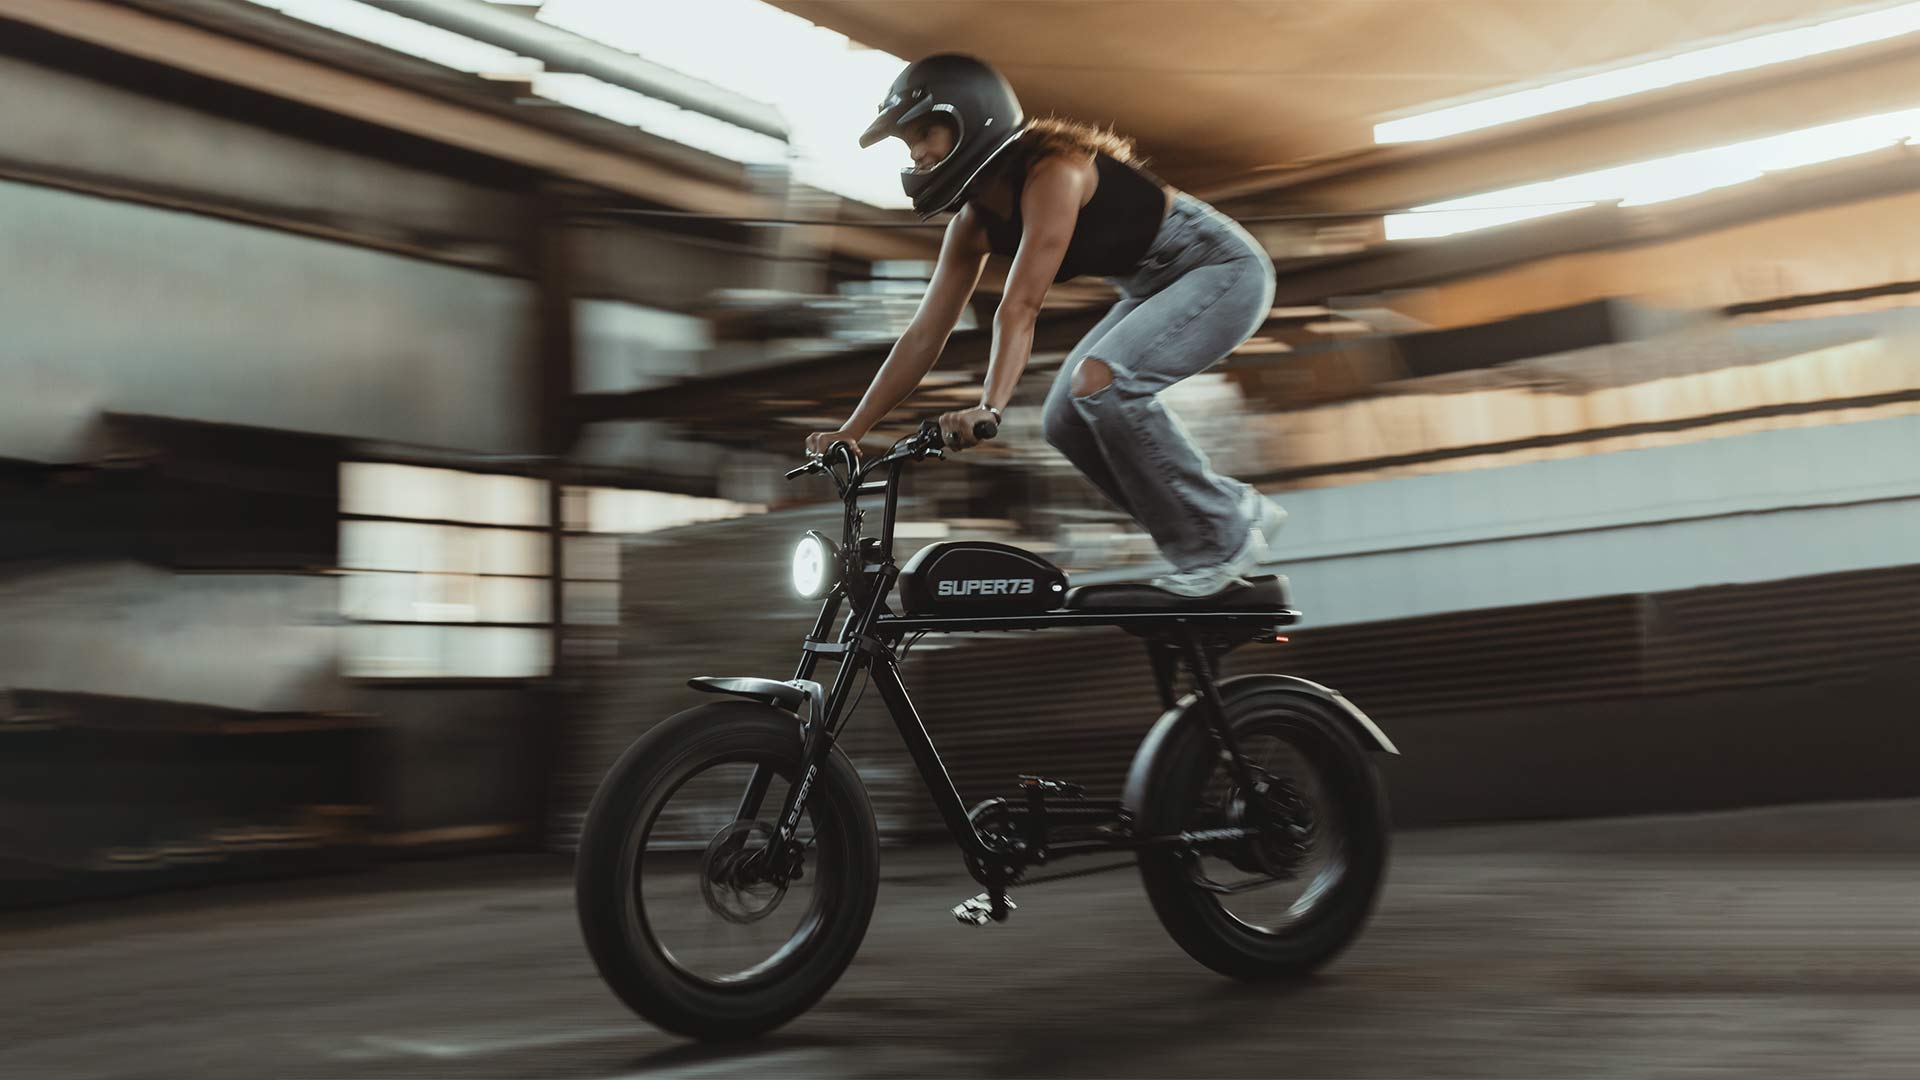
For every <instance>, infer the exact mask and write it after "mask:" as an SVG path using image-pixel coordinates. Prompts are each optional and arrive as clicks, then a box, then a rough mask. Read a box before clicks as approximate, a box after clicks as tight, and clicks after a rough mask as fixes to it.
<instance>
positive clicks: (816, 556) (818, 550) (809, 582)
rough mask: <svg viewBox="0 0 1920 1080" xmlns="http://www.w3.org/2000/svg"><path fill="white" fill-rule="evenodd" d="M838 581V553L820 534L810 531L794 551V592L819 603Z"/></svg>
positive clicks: (831, 542)
mask: <svg viewBox="0 0 1920 1080" xmlns="http://www.w3.org/2000/svg"><path fill="white" fill-rule="evenodd" d="M839 581H840V551H839V549H838V548H836V547H835V546H834V543H833V541H831V540H829V539H827V538H826V536H825V535H824V534H822V533H817V532H809V533H807V535H805V536H803V537H801V538H800V543H799V545H798V546H796V547H795V548H794V549H793V591H794V592H797V593H799V594H800V595H801V596H804V597H806V598H807V599H809V600H818V599H820V598H821V597H824V596H826V595H827V594H828V593H830V592H832V591H833V587H834V586H835V585H837V584H839Z"/></svg>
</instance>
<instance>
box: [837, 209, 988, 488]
mask: <svg viewBox="0 0 1920 1080" xmlns="http://www.w3.org/2000/svg"><path fill="white" fill-rule="evenodd" d="M986 260H987V234H986V230H985V228H983V227H982V226H981V224H980V222H979V220H978V219H977V218H975V217H974V215H973V208H972V207H970V206H969V207H962V208H961V210H960V212H959V213H958V214H955V215H954V217H953V220H952V221H951V222H948V223H947V235H946V239H945V240H943V241H942V242H941V245H940V261H939V263H938V264H937V265H936V266H935V268H934V271H933V281H932V282H930V283H929V284H928V285H927V294H926V295H925V296H924V297H922V298H921V299H920V309H919V310H918V311H916V312H914V315H913V321H912V322H911V323H909V324H908V325H907V330H906V332H905V333H903V334H901V335H900V340H899V341H897V342H895V343H894V346H893V351H892V352H890V353H888V354H887V359H886V362H885V363H883V364H881V365H880V370H879V371H878V372H877V373H875V374H874V376H873V382H872V384H871V385H869V386H868V387H867V392H866V395H865V396H864V397H862V398H861V399H860V404H859V405H858V406H857V407H856V408H855V409H854V410H853V415H852V416H850V417H848V418H847V422H846V423H845V424H844V425H842V426H841V428H840V430H839V431H837V432H817V433H815V434H814V435H813V436H810V437H809V438H808V439H807V448H808V449H809V450H815V451H823V450H825V449H826V448H827V446H829V445H831V444H832V443H833V442H834V441H835V440H836V439H843V438H850V439H852V440H853V441H854V442H855V443H856V444H858V442H859V440H860V439H861V438H863V437H865V436H866V434H867V432H868V431H870V430H872V429H873V427H874V425H876V424H878V423H879V422H880V421H881V420H884V419H886V416H887V414H888V413H890V412H892V411H893V410H894V409H895V408H896V407H897V406H898V405H899V404H900V403H901V402H902V401H905V400H906V399H907V395H909V394H911V393H913V391H914V389H915V388H916V387H918V386H919V385H920V380H921V379H924V378H926V376H927V372H929V371H931V370H933V365H934V362H935V361H937V360H939V359H940V352H941V350H943V349H945V348H946V347H947V339H948V338H949V337H951V336H953V327H954V324H955V323H957V322H959V321H960V313H961V312H962V311H963V310H965V308H966V305H967V301H968V300H969V299H971V298H972V297H973V290H974V288H975V287H976V286H978V285H979V284H980V272H981V270H982V269H983V268H984V267H985V265H986ZM816 440H824V441H820V442H819V444H818V445H817V446H816V445H815V442H816Z"/></svg>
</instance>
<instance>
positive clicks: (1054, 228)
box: [959, 157, 1096, 446]
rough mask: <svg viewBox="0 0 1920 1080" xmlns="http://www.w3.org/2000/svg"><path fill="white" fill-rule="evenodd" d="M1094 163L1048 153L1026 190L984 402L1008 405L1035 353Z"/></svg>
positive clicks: (967, 442) (966, 438)
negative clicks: (1038, 325) (1038, 328)
mask: <svg viewBox="0 0 1920 1080" xmlns="http://www.w3.org/2000/svg"><path fill="white" fill-rule="evenodd" d="M1092 174H1093V170H1092V167H1091V166H1090V165H1089V164H1088V163H1087V162H1084V161H1078V160H1073V159H1070V158H1061V157H1054V158H1047V159H1045V160H1043V161H1041V162H1040V163H1039V164H1037V165H1036V166H1035V167H1034V170H1033V173H1032V175H1030V176H1029V177H1028V178H1027V186H1026V190H1025V191H1024V192H1023V193H1022V194H1021V198H1020V213H1021V216H1022V218H1024V219H1025V222H1026V226H1025V230H1024V231H1023V233H1022V234H1021V237H1020V251H1019V253H1018V254H1017V255H1016V256H1015V257H1014V260H1013V269H1012V271H1011V272H1010V273H1009V274H1008V276H1007V290H1006V294H1005V295H1004V296H1003V297H1002V298H1001V300H1000V310H999V311H998V312H997V313H995V315H994V317H993V355H992V357H991V359H989V360H988V362H987V378H986V385H985V386H983V387H982V388H981V391H980V403H981V404H982V405H983V406H986V405H991V406H993V407H994V408H996V409H1004V408H1006V405H1007V402H1008V400H1010V399H1011V398H1012V397H1013V391H1014V388H1015V387H1016V386H1017V385H1018V384H1019V382H1020V375H1021V373H1022V372H1024V371H1026V369H1027V362H1028V361H1029V360H1030V359H1032V356H1033V327H1034V323H1035V322H1036V321H1037V320H1038V319H1039V317H1040V305H1041V302H1042V301H1044V300H1045V299H1046V297H1047V290H1048V289H1050V288H1052V287H1053V277H1054V275H1055V274H1057V273H1059V271H1060V261H1061V260H1062V259H1064V258H1065V257H1066V254H1067V246H1068V244H1070V243H1071V242H1072V241H1073V230H1074V226H1075V225H1076V224H1077V223H1078V222H1079V219H1080V207H1081V206H1082V205H1084V204H1085V202H1086V200H1087V198H1088V192H1089V190H1090V186H1091V184H1092V183H1094V182H1096V181H1095V179H1094V177H1093V175H1092ZM959 428H960V434H961V445H963V446H971V445H972V444H973V441H974V440H973V433H972V422H971V420H966V419H963V422H962V423H961V424H960V425H959Z"/></svg>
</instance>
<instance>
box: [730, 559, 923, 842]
mask: <svg viewBox="0 0 1920 1080" xmlns="http://www.w3.org/2000/svg"><path fill="white" fill-rule="evenodd" d="M897 572H898V571H897V570H896V568H895V567H894V566H893V565H892V564H891V563H885V564H881V565H878V566H871V567H867V568H866V570H865V572H864V573H863V574H862V575H861V579H863V580H861V581H860V585H859V588H860V589H861V591H862V595H860V596H857V597H855V598H854V601H855V609H854V612H853V615H852V616H851V617H850V618H849V619H848V620H847V625H846V626H845V627H844V628H843V629H842V631H841V634H840V640H839V641H838V643H835V644H828V643H827V642H825V641H824V640H823V639H824V638H825V637H826V636H827V634H828V633H829V632H831V631H832V629H833V621H834V618H835V617H836V616H837V615H838V614H839V612H840V605H841V600H842V595H841V592H840V591H837V590H836V591H835V592H834V593H833V595H831V596H830V597H828V598H827V601H826V602H825V603H824V604H822V605H821V608H820V615H819V617H818V618H816V619H814V622H813V629H812V630H811V631H809V632H808V634H807V638H806V643H805V647H804V651H803V652H802V653H801V655H800V663H799V665H798V666H797V667H796V668H795V669H794V674H793V677H794V679H796V680H799V679H806V678H810V677H811V676H812V675H813V672H814V669H815V668H816V667H817V666H818V665H819V663H820V656H821V654H822V653H834V654H837V655H838V656H839V658H840V669H839V670H838V671H837V672H835V673H834V678H833V686H832V687H831V688H830V689H829V690H828V691H827V695H826V703H825V707H824V708H822V709H819V710H817V711H818V713H819V715H813V714H814V712H815V711H816V710H814V709H812V708H811V707H810V708H809V709H808V716H807V719H806V722H805V723H803V724H802V725H801V728H800V735H801V746H800V779H799V782H798V783H795V784H794V785H793V786H792V787H790V788H788V790H787V797H786V799H785V800H784V802H783V803H782V804H781V808H780V816H779V817H777V818H776V819H774V820H775V821H776V822H778V825H777V827H776V828H775V829H774V831H773V839H772V840H771V841H770V842H769V843H768V845H767V856H766V865H767V866H768V867H770V868H774V869H775V872H777V873H781V874H785V873H790V872H791V871H792V870H794V869H796V868H797V867H798V864H799V861H800V860H799V850H798V849H796V848H795V847H794V844H793V840H794V836H795V835H796V834H797V833H798V832H799V830H800V818H801V815H803V814H805V813H806V810H807V795H808V794H809V793H810V792H811V791H812V790H813V781H814V778H815V777H817V776H818V775H819V774H820V768H821V767H822V766H823V765H825V764H826V761H827V756H828V755H829V754H831V753H833V744H834V733H835V730H836V728H837V726H838V723H839V719H840V714H841V712H842V711H843V710H844V709H845V708H846V704H847V698H848V695H850V694H851V693H852V692H853V685H854V680H855V679H856V678H858V676H859V675H860V673H861V671H862V670H863V669H864V667H865V665H867V664H868V663H871V662H872V660H871V658H870V657H869V656H868V655H867V651H866V648H865V647H863V646H864V645H865V643H867V642H870V641H871V640H872V639H871V638H869V637H868V636H867V635H868V631H869V630H870V629H871V627H872V624H873V620H874V619H875V618H876V617H877V616H878V615H879V613H880V608H881V605H880V603H879V598H881V597H884V596H886V595H887V592H888V590H890V589H891V588H892V587H893V578H894V575H895V574H896V573H897ZM772 784H773V770H772V769H769V768H768V767H766V766H765V765H759V766H755V768H754V770H753V775H752V776H751V777H750V778H749V779H748V780H747V789H746V791H745V792H743V793H742V794H741V796H740V806H739V809H738V810H737V811H736V813H735V815H734V816H735V820H738V821H752V820H754V819H756V818H758V817H759V816H760V810H761V807H762V806H763V805H764V803H765V801H766V797H767V790H768V789H769V788H770V787H771V786H772Z"/></svg>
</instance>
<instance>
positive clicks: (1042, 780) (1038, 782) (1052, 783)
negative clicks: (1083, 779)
mask: <svg viewBox="0 0 1920 1080" xmlns="http://www.w3.org/2000/svg"><path fill="white" fill-rule="evenodd" d="M1036 788H1037V789H1038V790H1039V792H1040V794H1042V795H1058V796H1061V797H1063V798H1068V799H1084V798H1086V797H1087V789H1086V788H1083V787H1081V786H1080V785H1079V784H1075V783H1072V782H1070V781H1067V780H1050V779H1048V778H1047V777H1044V776H1027V775H1025V774H1022V775H1021V777H1020V790H1022V791H1030V790H1033V789H1036Z"/></svg>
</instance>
